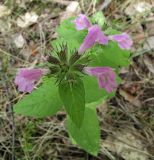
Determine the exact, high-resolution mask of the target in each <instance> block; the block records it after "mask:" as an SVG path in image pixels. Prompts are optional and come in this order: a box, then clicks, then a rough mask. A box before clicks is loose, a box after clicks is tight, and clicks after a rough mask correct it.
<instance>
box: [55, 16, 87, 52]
mask: <svg viewBox="0 0 154 160" xmlns="http://www.w3.org/2000/svg"><path fill="white" fill-rule="evenodd" d="M73 20H74V18H69V19H67V20H64V21H63V22H62V23H61V24H60V26H59V28H58V29H57V32H58V35H59V38H61V39H62V40H63V41H65V43H67V45H68V47H69V49H70V50H74V49H78V48H79V47H80V45H81V44H82V42H83V40H84V38H85V36H86V35H87V32H88V31H87V30H81V31H78V30H76V28H75V25H74V23H73V22H72V21H73Z"/></svg>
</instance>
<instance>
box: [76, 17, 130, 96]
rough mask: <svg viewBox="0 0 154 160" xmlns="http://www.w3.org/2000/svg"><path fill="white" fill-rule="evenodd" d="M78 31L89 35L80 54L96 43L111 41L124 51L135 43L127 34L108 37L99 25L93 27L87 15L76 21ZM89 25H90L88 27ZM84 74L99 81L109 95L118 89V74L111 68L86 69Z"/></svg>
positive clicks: (80, 49) (82, 45)
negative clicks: (86, 31) (86, 30)
mask: <svg viewBox="0 0 154 160" xmlns="http://www.w3.org/2000/svg"><path fill="white" fill-rule="evenodd" d="M74 24H75V26H76V29H77V30H81V29H88V34H87V36H86V37H85V39H84V41H83V43H82V44H81V46H80V48H79V53H80V54H83V52H84V51H86V50H87V49H89V48H91V47H92V46H93V45H94V44H95V43H99V44H102V45H107V44H108V41H109V40H113V41H116V42H118V45H119V47H120V48H122V49H130V48H131V46H132V44H133V42H132V40H131V38H130V37H129V35H128V34H127V33H122V34H117V35H110V36H106V35H105V34H104V33H103V32H102V31H101V28H100V27H99V26H98V25H91V24H90V22H89V20H88V18H87V17H86V16H85V15H82V14H81V15H79V17H78V18H76V20H75V21H74ZM87 24H88V25H87ZM84 72H85V73H87V74H89V75H91V76H95V77H97V79H98V83H99V87H100V88H105V89H106V91H107V92H108V93H110V92H112V91H114V90H115V89H116V74H115V72H114V71H113V69H112V68H110V67H85V68H84Z"/></svg>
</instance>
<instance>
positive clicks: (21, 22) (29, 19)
mask: <svg viewBox="0 0 154 160" xmlns="http://www.w3.org/2000/svg"><path fill="white" fill-rule="evenodd" d="M37 20H38V15H37V14H36V13H35V12H27V13H26V14H25V15H23V16H21V17H18V18H17V25H18V26H19V27H21V28H26V27H28V26H30V25H32V24H34V23H37Z"/></svg>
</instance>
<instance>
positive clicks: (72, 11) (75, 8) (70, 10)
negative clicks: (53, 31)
mask: <svg viewBox="0 0 154 160" xmlns="http://www.w3.org/2000/svg"><path fill="white" fill-rule="evenodd" d="M79 13H81V8H80V5H79V2H76V1H72V2H71V3H70V4H69V5H68V6H67V7H66V11H64V12H62V13H61V16H60V17H61V18H60V21H63V20H65V19H67V18H69V17H72V16H77V15H78V14H79Z"/></svg>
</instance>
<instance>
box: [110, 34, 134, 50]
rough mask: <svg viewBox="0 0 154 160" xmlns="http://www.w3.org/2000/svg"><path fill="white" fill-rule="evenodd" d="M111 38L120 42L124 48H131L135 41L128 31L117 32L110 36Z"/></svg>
mask: <svg viewBox="0 0 154 160" xmlns="http://www.w3.org/2000/svg"><path fill="white" fill-rule="evenodd" d="M109 39H111V40H114V41H116V42H118V45H119V47H120V48H122V49H130V48H131V46H132V44H133V41H132V40H131V38H130V36H129V35H128V34H127V33H122V34H117V35H112V36H109Z"/></svg>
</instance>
